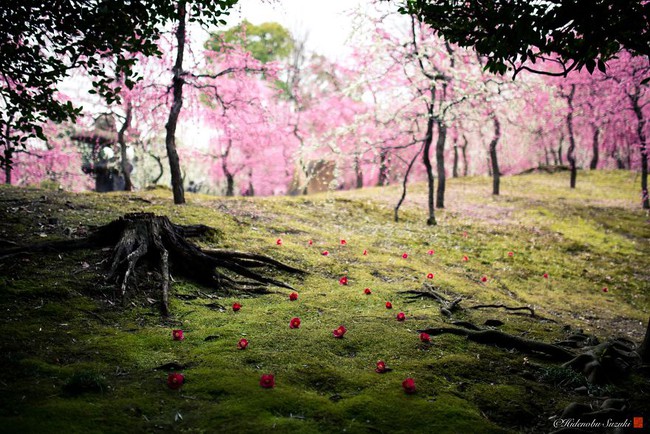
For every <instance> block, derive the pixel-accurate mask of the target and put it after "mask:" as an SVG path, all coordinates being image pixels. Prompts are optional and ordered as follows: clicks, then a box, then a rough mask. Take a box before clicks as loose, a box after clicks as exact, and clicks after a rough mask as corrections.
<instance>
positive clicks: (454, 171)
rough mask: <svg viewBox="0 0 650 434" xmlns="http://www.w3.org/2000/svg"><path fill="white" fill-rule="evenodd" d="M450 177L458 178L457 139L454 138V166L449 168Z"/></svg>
mask: <svg viewBox="0 0 650 434" xmlns="http://www.w3.org/2000/svg"><path fill="white" fill-rule="evenodd" d="M451 177H452V178H458V139H455V140H454V166H453V167H452V169H451Z"/></svg>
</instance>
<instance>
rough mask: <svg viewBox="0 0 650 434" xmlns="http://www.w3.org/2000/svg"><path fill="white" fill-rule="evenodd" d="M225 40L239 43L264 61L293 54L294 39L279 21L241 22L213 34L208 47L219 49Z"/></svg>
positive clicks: (207, 43)
mask: <svg viewBox="0 0 650 434" xmlns="http://www.w3.org/2000/svg"><path fill="white" fill-rule="evenodd" d="M223 42H226V43H228V44H233V45H238V46H241V47H243V48H244V50H246V51H248V52H249V53H251V55H252V56H253V57H254V58H256V59H257V60H259V61H260V62H262V63H267V62H270V61H272V60H280V59H285V58H287V57H288V56H289V54H291V52H292V50H293V47H294V40H293V37H292V36H291V33H290V32H289V31H288V30H287V29H286V28H284V27H283V26H282V25H281V24H278V23H273V22H271V23H262V24H260V25H255V24H251V23H250V22H249V21H247V20H243V21H242V22H241V24H239V25H237V26H234V27H231V28H230V29H228V30H226V31H224V32H219V33H217V34H213V35H212V36H211V37H210V39H209V40H208V41H207V42H206V48H208V49H210V50H213V51H219V50H220V48H221V45H222V43H223Z"/></svg>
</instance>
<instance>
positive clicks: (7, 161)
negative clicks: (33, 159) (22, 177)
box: [5, 149, 12, 184]
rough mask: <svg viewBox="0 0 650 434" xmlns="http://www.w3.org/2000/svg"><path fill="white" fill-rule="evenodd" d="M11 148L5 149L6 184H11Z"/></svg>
mask: <svg viewBox="0 0 650 434" xmlns="http://www.w3.org/2000/svg"><path fill="white" fill-rule="evenodd" d="M11 163H12V161H11V149H5V184H11Z"/></svg>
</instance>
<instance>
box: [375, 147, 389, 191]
mask: <svg viewBox="0 0 650 434" xmlns="http://www.w3.org/2000/svg"><path fill="white" fill-rule="evenodd" d="M387 154H388V153H387V152H386V151H385V150H382V151H381V152H380V153H379V176H378V178H377V185H378V186H379V187H383V186H384V185H386V184H387V181H388V164H387V162H388V161H387V159H388V155H387Z"/></svg>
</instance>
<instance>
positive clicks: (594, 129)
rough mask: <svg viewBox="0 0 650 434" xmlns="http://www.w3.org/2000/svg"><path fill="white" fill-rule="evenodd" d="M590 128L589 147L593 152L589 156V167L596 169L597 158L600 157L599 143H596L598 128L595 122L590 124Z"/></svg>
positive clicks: (598, 133)
mask: <svg viewBox="0 0 650 434" xmlns="http://www.w3.org/2000/svg"><path fill="white" fill-rule="evenodd" d="M591 130H592V132H593V135H592V138H591V149H592V152H593V154H592V156H591V162H590V163H589V169H590V170H596V169H597V168H598V160H599V158H600V152H599V145H598V139H599V135H600V130H599V129H598V125H596V124H595V123H592V124H591Z"/></svg>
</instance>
